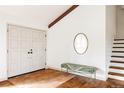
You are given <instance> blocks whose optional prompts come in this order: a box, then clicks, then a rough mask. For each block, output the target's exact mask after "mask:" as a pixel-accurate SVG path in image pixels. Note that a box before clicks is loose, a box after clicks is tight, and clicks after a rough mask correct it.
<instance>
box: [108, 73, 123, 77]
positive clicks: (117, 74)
mask: <svg viewBox="0 0 124 93" xmlns="http://www.w3.org/2000/svg"><path fill="white" fill-rule="evenodd" d="M108 74H109V75H114V76H121V77H124V74H120V73H115V72H109V73H108Z"/></svg>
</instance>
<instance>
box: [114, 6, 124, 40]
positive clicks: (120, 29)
mask: <svg viewBox="0 0 124 93" xmlns="http://www.w3.org/2000/svg"><path fill="white" fill-rule="evenodd" d="M116 33H117V34H116V38H122V39H123V38H124V9H122V8H121V7H120V6H117V32H116Z"/></svg>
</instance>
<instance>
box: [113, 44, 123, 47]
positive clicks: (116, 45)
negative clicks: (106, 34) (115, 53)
mask: <svg viewBox="0 0 124 93" xmlns="http://www.w3.org/2000/svg"><path fill="white" fill-rule="evenodd" d="M113 47H124V44H113Z"/></svg>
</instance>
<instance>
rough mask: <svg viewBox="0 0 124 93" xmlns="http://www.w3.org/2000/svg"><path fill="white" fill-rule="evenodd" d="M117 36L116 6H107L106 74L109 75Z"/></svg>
mask: <svg viewBox="0 0 124 93" xmlns="http://www.w3.org/2000/svg"><path fill="white" fill-rule="evenodd" d="M115 35H116V6H106V74H108V71H109V64H110V60H111V55H112V46H113V40H114V36H115ZM106 76H107V75H106ZM106 78H107V77H106Z"/></svg>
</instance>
